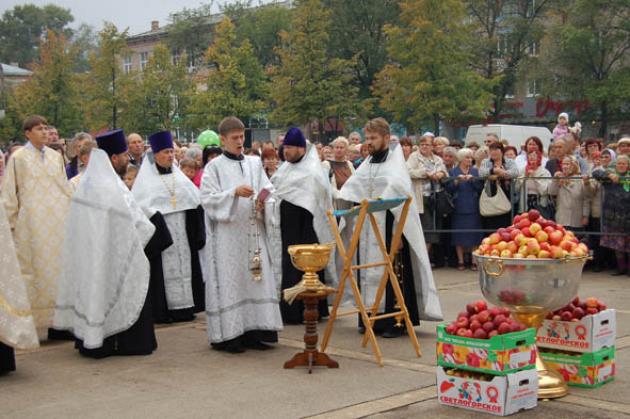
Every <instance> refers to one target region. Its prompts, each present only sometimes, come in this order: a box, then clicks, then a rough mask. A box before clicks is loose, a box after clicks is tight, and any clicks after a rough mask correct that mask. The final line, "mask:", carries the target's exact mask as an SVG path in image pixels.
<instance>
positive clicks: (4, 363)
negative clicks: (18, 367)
mask: <svg viewBox="0 0 630 419" xmlns="http://www.w3.org/2000/svg"><path fill="white" fill-rule="evenodd" d="M11 371H15V352H14V351H13V348H12V347H10V346H7V345H5V344H4V343H2V342H0V375H2V374H6V373H9V372H11Z"/></svg>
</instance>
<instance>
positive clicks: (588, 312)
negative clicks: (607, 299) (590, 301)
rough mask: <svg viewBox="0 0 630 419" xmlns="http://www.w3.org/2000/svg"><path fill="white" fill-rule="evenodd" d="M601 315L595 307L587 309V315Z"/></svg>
mask: <svg viewBox="0 0 630 419" xmlns="http://www.w3.org/2000/svg"><path fill="white" fill-rule="evenodd" d="M597 313H599V310H597V308H595V307H588V308H587V309H586V314H597Z"/></svg>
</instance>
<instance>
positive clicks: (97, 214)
mask: <svg viewBox="0 0 630 419" xmlns="http://www.w3.org/2000/svg"><path fill="white" fill-rule="evenodd" d="M68 219H69V220H73V222H71V223H67V225H66V238H68V239H67V240H66V241H65V243H64V248H63V253H62V255H63V269H62V273H61V277H60V279H59V289H58V295H57V305H56V310H55V318H54V321H53V324H54V326H55V328H58V329H61V330H70V331H72V332H73V333H74V335H75V336H76V337H77V338H79V339H81V340H83V345H84V346H85V347H86V348H87V349H94V348H99V347H101V346H102V345H103V340H104V339H105V338H107V337H109V336H112V335H114V334H116V333H120V332H123V331H125V330H127V329H129V327H131V326H132V325H133V324H134V323H135V322H136V321H137V320H138V317H139V316H140V312H141V310H142V307H143V306H144V302H145V300H146V296H147V292H148V289H149V261H148V260H147V258H146V256H145V254H144V247H145V246H146V244H147V243H148V242H149V240H150V239H151V236H152V235H153V233H154V231H155V227H154V226H153V224H151V222H150V221H149V219H148V218H147V217H146V216H145V214H144V212H143V211H142V210H141V209H140V207H139V206H138V204H137V203H136V202H135V200H134V198H133V196H132V195H131V192H129V190H128V189H127V187H126V186H125V184H124V183H122V181H121V180H120V177H119V176H118V175H117V174H116V173H115V172H114V169H113V167H112V165H111V163H110V161H109V158H108V156H107V154H106V153H105V152H104V151H103V150H99V149H94V150H92V154H91V156H90V164H89V165H88V167H87V169H86V171H85V173H84V175H83V176H82V178H81V181H80V182H79V185H78V187H77V190H76V192H75V194H74V196H73V197H72V202H71V203H70V211H69V217H68Z"/></svg>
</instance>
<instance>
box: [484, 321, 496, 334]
mask: <svg viewBox="0 0 630 419" xmlns="http://www.w3.org/2000/svg"><path fill="white" fill-rule="evenodd" d="M481 327H482V329H483V330H485V331H486V333H490V332H491V331H493V330H494V323H492V322H490V321H488V322H485V323H484V324H483V325H481Z"/></svg>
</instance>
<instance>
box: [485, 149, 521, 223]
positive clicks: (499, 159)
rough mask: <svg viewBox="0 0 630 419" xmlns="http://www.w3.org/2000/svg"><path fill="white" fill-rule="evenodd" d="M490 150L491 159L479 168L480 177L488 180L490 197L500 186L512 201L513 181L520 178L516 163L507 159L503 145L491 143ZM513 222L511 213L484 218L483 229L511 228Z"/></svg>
mask: <svg viewBox="0 0 630 419" xmlns="http://www.w3.org/2000/svg"><path fill="white" fill-rule="evenodd" d="M488 149H489V154H490V157H488V158H487V159H485V160H483V161H482V162H481V165H480V166H479V176H481V177H482V178H483V179H484V180H486V184H485V193H486V194H488V195H489V196H494V195H496V193H497V185H498V186H499V187H500V188H501V190H502V191H503V193H505V196H506V197H507V198H508V199H510V201H512V200H511V197H512V180H513V179H516V178H517V177H518V169H517V168H516V163H514V161H513V160H510V159H506V158H505V155H504V147H503V144H502V143H500V142H494V143H491V144H490V146H489V147H488ZM511 221H512V214H511V211H508V212H506V213H505V214H501V215H495V216H490V217H482V219H481V223H482V225H483V228H484V229H487V230H496V229H499V228H503V227H506V226H509V225H510V224H511Z"/></svg>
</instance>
